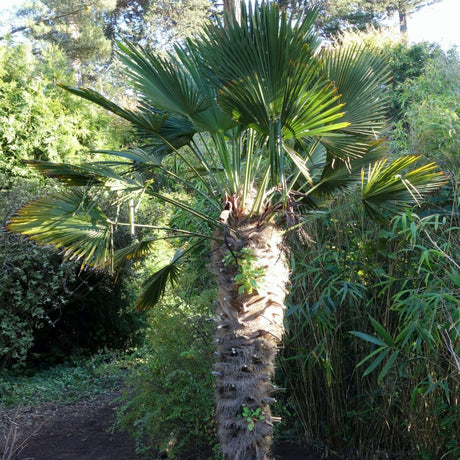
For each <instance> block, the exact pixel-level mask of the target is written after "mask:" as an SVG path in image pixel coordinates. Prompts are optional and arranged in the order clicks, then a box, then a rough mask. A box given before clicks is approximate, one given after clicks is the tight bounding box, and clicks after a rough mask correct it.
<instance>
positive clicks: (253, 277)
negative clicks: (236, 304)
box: [224, 248, 265, 295]
mask: <svg viewBox="0 0 460 460" xmlns="http://www.w3.org/2000/svg"><path fill="white" fill-rule="evenodd" d="M256 260H257V258H256V256H255V255H254V251H253V250H252V249H248V248H242V249H241V251H239V252H238V253H236V258H235V254H234V253H230V252H229V253H228V254H227V256H226V257H225V259H224V265H229V264H236V265H237V268H238V273H237V274H236V275H235V277H234V281H235V283H236V285H237V286H238V294H239V295H242V294H244V293H245V292H246V293H248V294H251V293H252V292H253V290H254V289H256V290H257V289H258V288H259V281H260V279H261V278H262V277H263V275H264V273H265V270H264V269H263V268H261V267H257V265H256Z"/></svg>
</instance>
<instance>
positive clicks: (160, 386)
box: [118, 291, 216, 459]
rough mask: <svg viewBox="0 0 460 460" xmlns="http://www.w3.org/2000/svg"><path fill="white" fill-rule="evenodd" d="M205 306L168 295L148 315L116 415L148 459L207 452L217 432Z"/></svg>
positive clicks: (209, 329) (201, 455) (205, 454)
mask: <svg viewBox="0 0 460 460" xmlns="http://www.w3.org/2000/svg"><path fill="white" fill-rule="evenodd" d="M184 294H185V291H184ZM200 295H201V296H202V295H203V293H200ZM187 297H189V296H187ZM203 307H204V311H200V310H203ZM208 308H209V303H208V305H200V304H199V303H194V302H193V301H192V302H187V303H186V302H185V301H184V300H182V299H180V297H177V296H167V297H166V298H165V299H164V300H163V301H162V302H161V303H160V304H159V305H157V306H156V307H155V309H154V310H152V311H151V313H150V329H149V332H148V339H147V345H146V348H145V350H143V351H142V352H141V353H140V355H139V357H138V365H137V366H136V367H135V368H134V370H133V372H131V374H130V376H129V377H128V381H127V384H128V388H129V389H128V390H126V393H125V394H124V396H123V405H122V407H121V409H120V411H119V415H118V424H119V426H121V427H122V428H123V429H125V430H127V431H129V432H130V433H131V434H132V435H133V436H134V437H135V439H136V441H137V446H138V447H137V448H138V453H139V454H141V453H143V454H148V458H158V457H157V455H160V453H161V452H163V453H165V452H167V454H168V458H183V456H184V455H185V454H188V455H192V456H193V458H203V459H204V458H208V457H209V456H210V452H209V450H208V449H209V446H212V445H213V444H214V443H215V436H216V434H215V431H214V426H213V412H214V404H213V400H214V398H213V395H214V389H213V381H212V376H211V372H210V368H211V363H212V340H211V334H212V324H210V322H209V317H208V315H209V313H205V312H206V310H207V309H208Z"/></svg>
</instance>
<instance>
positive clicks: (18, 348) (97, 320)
mask: <svg viewBox="0 0 460 460" xmlns="http://www.w3.org/2000/svg"><path fill="white" fill-rule="evenodd" d="M16 182H17V184H16V185H13V183H12V180H11V181H10V184H9V185H10V187H9V188H6V189H0V196H1V201H0V218H1V220H0V223H1V224H2V226H3V225H4V224H5V223H6V220H7V219H8V217H9V216H10V215H11V214H12V213H13V212H14V210H15V209H16V208H17V207H19V206H20V205H21V204H23V203H24V202H25V201H27V200H30V199H32V198H34V197H35V196H36V194H37V193H47V190H48V189H47V188H44V187H43V184H41V183H38V182H34V181H30V180H29V181H24V180H23V179H17V180H16ZM48 188H49V187H48ZM121 238H123V235H122V234H117V235H116V240H119V239H121ZM0 266H1V267H2V271H1V276H0V316H1V318H2V321H1V325H0V368H3V367H4V366H5V365H8V366H13V365H17V364H24V362H25V361H26V360H28V362H29V364H30V363H35V364H37V365H40V366H43V365H45V364H50V363H54V362H60V361H62V360H64V359H67V358H68V356H69V355H70V354H71V353H75V352H76V351H77V350H78V351H85V352H96V351H98V350H100V349H103V348H106V347H111V348H116V349H126V348H129V347H132V346H134V345H136V344H138V343H139V341H140V340H141V338H142V336H141V330H142V327H143V325H144V323H143V316H142V315H140V314H138V313H137V312H135V311H133V308H132V306H133V304H134V302H135V296H136V293H137V288H138V286H137V282H135V280H134V277H133V273H132V271H131V270H130V269H129V268H128V267H126V268H125V269H123V270H122V271H121V272H120V273H119V274H118V281H117V282H115V279H114V277H113V276H108V275H106V274H103V273H100V272H99V273H98V272H94V271H90V270H86V271H83V272H81V271H79V265H78V264H76V263H72V262H65V263H63V261H62V257H61V256H60V255H58V254H57V253H56V252H54V251H52V250H51V249H50V248H46V247H39V246H37V245H36V244H34V243H32V242H30V241H27V240H24V239H21V238H18V237H17V235H13V234H11V233H9V232H7V231H6V230H2V232H1V233H0Z"/></svg>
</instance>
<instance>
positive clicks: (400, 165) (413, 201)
mask: <svg viewBox="0 0 460 460" xmlns="http://www.w3.org/2000/svg"><path fill="white" fill-rule="evenodd" d="M417 160H419V157H417V156H415V155H410V156H405V157H401V158H397V159H396V160H394V161H392V162H390V161H389V160H388V159H383V160H380V161H378V162H376V163H375V164H373V165H369V167H368V168H363V170H362V173H361V190H362V203H363V205H364V209H365V210H366V212H367V213H368V214H369V215H370V216H371V217H372V218H374V219H383V218H385V217H387V215H388V214H393V213H396V212H399V211H401V210H403V209H406V208H408V207H410V206H413V205H419V204H420V201H421V200H422V199H423V196H424V195H425V194H427V193H429V192H432V191H434V190H437V189H439V188H440V187H441V186H442V185H443V184H445V183H446V177H445V175H444V174H443V173H442V172H441V171H440V170H439V168H438V165H436V164H435V163H429V164H426V165H423V166H421V167H419V168H416V169H414V170H412V171H408V167H409V166H411V165H412V164H413V163H414V162H415V161H417Z"/></svg>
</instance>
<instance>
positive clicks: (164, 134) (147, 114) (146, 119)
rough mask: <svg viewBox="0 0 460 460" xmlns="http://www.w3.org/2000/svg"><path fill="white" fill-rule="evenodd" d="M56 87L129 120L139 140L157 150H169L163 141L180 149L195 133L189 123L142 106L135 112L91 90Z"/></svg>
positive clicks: (156, 109) (63, 86)
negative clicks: (153, 146) (152, 145)
mask: <svg viewBox="0 0 460 460" xmlns="http://www.w3.org/2000/svg"><path fill="white" fill-rule="evenodd" d="M60 86H61V87H62V88H64V89H66V90H67V91H69V92H70V93H72V94H75V95H77V96H79V97H81V98H83V99H87V100H88V101H90V102H93V103H95V104H97V105H99V106H101V107H103V108H104V109H106V110H109V111H110V112H112V113H114V114H115V115H118V116H119V117H121V118H123V119H125V120H127V121H129V122H130V123H131V124H132V126H133V127H134V128H135V129H136V131H137V133H138V135H139V138H140V139H141V140H143V141H144V142H145V143H146V144H152V142H153V144H154V145H157V149H158V150H159V151H161V150H169V149H166V148H165V145H164V142H163V141H162V140H163V139H166V140H167V141H168V142H169V143H170V144H172V145H174V146H175V147H176V148H180V147H182V146H184V145H187V144H188V143H189V142H190V140H191V138H192V137H193V135H194V134H195V133H196V128H195V127H194V126H193V124H192V123H191V122H190V120H187V119H186V118H184V117H181V116H174V115H172V114H169V113H165V112H164V111H162V110H159V109H158V108H155V107H152V106H151V105H148V104H146V103H144V104H142V105H141V106H140V107H139V109H138V110H137V111H132V110H127V109H124V108H122V107H121V106H119V105H117V104H115V103H114V102H112V101H110V100H109V99H107V98H106V97H105V96H103V95H102V94H99V93H98V92H97V91H94V90H92V89H88V88H75V87H72V86H67V85H62V84H61V85H60Z"/></svg>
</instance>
